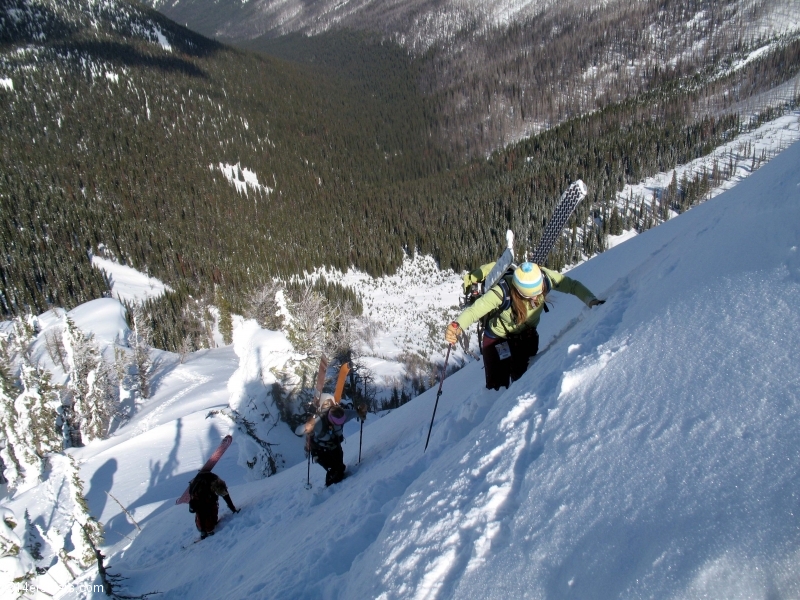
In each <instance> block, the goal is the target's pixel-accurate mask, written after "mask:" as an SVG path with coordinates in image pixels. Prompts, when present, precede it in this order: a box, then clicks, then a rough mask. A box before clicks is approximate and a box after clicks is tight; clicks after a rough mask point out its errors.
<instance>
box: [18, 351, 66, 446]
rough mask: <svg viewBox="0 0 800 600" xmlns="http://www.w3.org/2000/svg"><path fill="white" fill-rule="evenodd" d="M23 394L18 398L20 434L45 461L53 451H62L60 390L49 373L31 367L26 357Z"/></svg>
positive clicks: (23, 365)
mask: <svg viewBox="0 0 800 600" xmlns="http://www.w3.org/2000/svg"><path fill="white" fill-rule="evenodd" d="M20 383H21V384H22V393H21V394H19V396H17V399H16V402H15V407H16V409H17V414H18V415H19V419H18V431H19V433H20V436H25V440H26V443H27V444H28V445H29V446H31V447H32V449H33V451H34V452H35V453H36V455H37V456H38V457H39V458H40V459H43V458H45V457H46V456H47V455H48V454H50V453H51V452H58V451H60V450H61V448H62V445H61V437H60V436H59V435H58V430H57V428H56V420H57V418H58V413H57V412H56V411H57V409H58V407H59V406H60V405H61V397H60V395H59V393H58V389H57V388H56V387H55V386H54V385H53V384H52V382H51V380H50V374H49V373H48V372H47V371H46V370H44V369H40V368H39V367H37V366H34V365H32V364H31V362H30V360H29V357H25V359H24V360H23V362H22V367H21V370H20Z"/></svg>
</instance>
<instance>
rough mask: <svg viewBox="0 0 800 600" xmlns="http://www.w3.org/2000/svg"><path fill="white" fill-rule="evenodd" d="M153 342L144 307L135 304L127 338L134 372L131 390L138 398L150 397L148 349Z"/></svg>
mask: <svg viewBox="0 0 800 600" xmlns="http://www.w3.org/2000/svg"><path fill="white" fill-rule="evenodd" d="M152 344H153V329H152V327H151V326H150V320H149V318H148V316H147V314H146V313H145V310H144V307H142V305H141V304H137V305H136V306H135V307H134V309H133V329H132V331H131V333H130V337H129V339H128V345H129V346H130V348H131V366H132V368H133V372H134V385H133V390H134V392H135V393H136V394H137V396H138V397H139V398H149V397H150V371H151V370H152V367H153V359H152V358H151V357H150V350H151V348H152Z"/></svg>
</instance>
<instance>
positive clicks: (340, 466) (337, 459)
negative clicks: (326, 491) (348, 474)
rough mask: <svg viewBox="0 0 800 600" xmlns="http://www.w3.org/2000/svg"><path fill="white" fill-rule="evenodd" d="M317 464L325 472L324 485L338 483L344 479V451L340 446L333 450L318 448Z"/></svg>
mask: <svg viewBox="0 0 800 600" xmlns="http://www.w3.org/2000/svg"><path fill="white" fill-rule="evenodd" d="M317 463H319V466H321V467H322V468H323V469H325V471H327V475H325V485H331V484H332V483H339V482H340V481H341V480H342V479H344V470H345V469H346V468H347V467H346V466H345V464H344V451H343V450H342V447H341V446H336V447H335V448H318V449H317Z"/></svg>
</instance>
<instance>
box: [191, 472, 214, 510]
mask: <svg viewBox="0 0 800 600" xmlns="http://www.w3.org/2000/svg"><path fill="white" fill-rule="evenodd" d="M218 479H219V477H218V476H217V475H215V474H214V473H212V472H211V471H201V472H200V473H198V474H197V475H195V478H194V479H192V480H191V481H190V482H189V508H190V509H192V510H194V511H196V510H197V509H198V507H202V506H203V505H208V504H210V503H212V502H215V501H216V496H217V495H216V493H215V492H214V490H213V485H214V483H216V481H217V480H218Z"/></svg>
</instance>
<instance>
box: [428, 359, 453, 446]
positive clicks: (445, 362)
mask: <svg viewBox="0 0 800 600" xmlns="http://www.w3.org/2000/svg"><path fill="white" fill-rule="evenodd" d="M452 349H453V344H450V345H449V346H448V347H447V356H445V358H444V367H442V379H441V380H440V381H439V391H438V392H437V393H436V403H435V404H434V405H433V414H432V415H431V424H430V427H428V439H427V440H425V450H423V451H422V452H423V453H424V452H425V451H426V450H427V449H428V442H430V441H431V431H432V430H433V418H434V417H435V416H436V407H437V406H439V396H441V395H442V385H444V376H445V375H446V374H447V361H448V360H450V350H452Z"/></svg>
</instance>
